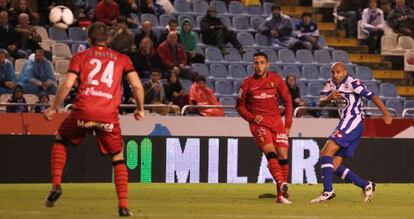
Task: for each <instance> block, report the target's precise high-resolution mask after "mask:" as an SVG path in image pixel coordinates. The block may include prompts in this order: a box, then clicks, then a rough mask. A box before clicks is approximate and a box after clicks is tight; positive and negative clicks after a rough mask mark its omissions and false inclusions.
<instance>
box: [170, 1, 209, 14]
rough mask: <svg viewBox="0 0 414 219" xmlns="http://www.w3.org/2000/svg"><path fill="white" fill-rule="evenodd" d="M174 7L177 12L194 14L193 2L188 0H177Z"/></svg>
mask: <svg viewBox="0 0 414 219" xmlns="http://www.w3.org/2000/svg"><path fill="white" fill-rule="evenodd" d="M174 8H175V10H176V12H175V13H176V14H194V12H193V9H192V7H191V3H190V2H189V1H187V0H175V1H174ZM204 13H205V12H204Z"/></svg>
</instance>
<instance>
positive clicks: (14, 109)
mask: <svg viewBox="0 0 414 219" xmlns="http://www.w3.org/2000/svg"><path fill="white" fill-rule="evenodd" d="M7 103H22V104H24V103H26V99H24V96H23V88H22V86H20V85H17V86H16V88H14V91H13V94H12V96H11V97H10V99H8V100H7ZM6 112H8V113H27V112H29V109H28V108H27V106H25V105H21V106H7V107H6Z"/></svg>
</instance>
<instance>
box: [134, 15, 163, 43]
mask: <svg viewBox="0 0 414 219" xmlns="http://www.w3.org/2000/svg"><path fill="white" fill-rule="evenodd" d="M144 37H149V38H150V39H151V41H152V43H153V45H154V48H157V47H158V45H159V44H160V41H159V39H158V37H157V36H156V35H155V33H154V31H153V30H152V23H151V21H144V23H143V24H142V29H141V31H140V32H139V33H138V34H137V35H135V39H134V41H135V45H136V46H137V47H139V45H140V43H141V40H142V39H144Z"/></svg>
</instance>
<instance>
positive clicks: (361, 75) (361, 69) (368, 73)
mask: <svg viewBox="0 0 414 219" xmlns="http://www.w3.org/2000/svg"><path fill="white" fill-rule="evenodd" d="M355 73H356V77H357V78H358V79H360V80H362V81H371V80H373V79H374V78H373V76H372V70H371V68H369V67H366V66H357V67H356V72H355Z"/></svg>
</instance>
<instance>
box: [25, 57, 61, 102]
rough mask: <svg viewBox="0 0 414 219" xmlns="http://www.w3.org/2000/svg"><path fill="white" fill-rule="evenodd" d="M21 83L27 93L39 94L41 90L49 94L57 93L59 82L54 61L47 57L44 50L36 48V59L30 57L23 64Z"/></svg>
mask: <svg viewBox="0 0 414 219" xmlns="http://www.w3.org/2000/svg"><path fill="white" fill-rule="evenodd" d="M19 84H21V85H22V86H23V89H24V90H25V92H26V93H30V94H37V95H38V94H39V93H40V92H41V91H46V92H47V93H48V94H55V93H56V90H57V82H56V77H55V74H54V72H53V67H52V63H51V62H50V61H49V60H47V59H46V58H45V53H44V51H43V50H41V49H39V50H36V52H35V58H34V60H30V59H29V61H27V62H26V63H25V64H24V65H23V69H22V72H21V73H20V77H19Z"/></svg>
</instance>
